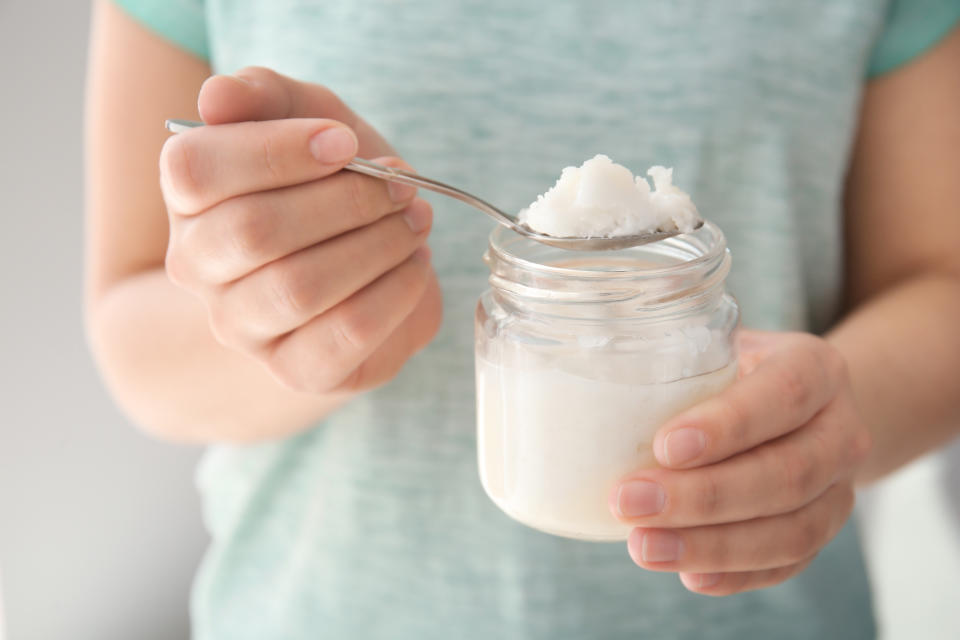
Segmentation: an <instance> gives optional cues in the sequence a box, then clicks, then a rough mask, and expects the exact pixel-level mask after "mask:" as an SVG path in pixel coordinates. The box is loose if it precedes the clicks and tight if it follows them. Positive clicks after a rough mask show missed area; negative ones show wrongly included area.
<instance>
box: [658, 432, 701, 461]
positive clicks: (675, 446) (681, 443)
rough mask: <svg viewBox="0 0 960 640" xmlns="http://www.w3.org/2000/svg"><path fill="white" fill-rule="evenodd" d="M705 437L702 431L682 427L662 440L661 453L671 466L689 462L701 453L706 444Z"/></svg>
mask: <svg viewBox="0 0 960 640" xmlns="http://www.w3.org/2000/svg"><path fill="white" fill-rule="evenodd" d="M706 443H707V439H706V437H705V436H704V435H703V431H700V430H699V429H691V428H690V427H684V428H683V429H677V430H676V431H671V432H670V433H668V434H667V437H666V438H664V440H663V455H664V456H665V457H666V459H667V460H666V462H667V464H669V465H671V466H673V465H677V464H684V463H685V462H690V461H691V460H693V459H694V458H696V457H697V456H699V455H700V454H701V453H703V448H704V446H706Z"/></svg>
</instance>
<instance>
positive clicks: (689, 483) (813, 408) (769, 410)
mask: <svg viewBox="0 0 960 640" xmlns="http://www.w3.org/2000/svg"><path fill="white" fill-rule="evenodd" d="M740 348H741V355H740V368H741V375H740V377H739V379H738V380H737V382H735V383H734V384H733V385H732V386H730V387H729V388H728V389H727V390H726V391H724V392H723V393H721V394H719V395H717V396H715V397H713V398H711V399H709V400H706V401H705V402H703V403H701V404H699V405H697V406H695V407H693V408H691V409H689V410H687V411H685V412H684V413H682V414H681V415H678V416H676V417H675V418H673V419H671V420H670V421H669V422H668V423H667V424H665V425H664V426H663V427H662V428H661V429H660V430H659V431H658V432H657V435H656V438H655V439H654V443H653V448H654V454H655V455H656V458H657V461H658V462H659V463H660V465H661V466H662V468H651V469H642V470H639V471H637V472H635V473H633V474H631V475H629V476H628V477H626V478H624V479H623V480H622V481H621V483H620V484H619V485H618V486H617V487H615V489H614V491H613V492H612V493H611V497H610V508H611V510H612V511H613V513H614V515H615V516H616V517H618V518H619V519H620V520H622V521H623V522H627V523H630V524H632V525H636V527H637V528H636V529H634V530H633V531H632V532H631V534H630V537H629V539H628V541H627V548H628V551H629V553H630V557H631V558H633V560H634V562H636V563H637V564H638V565H640V566H641V567H643V568H645V569H650V570H653V571H675V572H678V573H679V574H680V579H681V580H682V581H683V584H684V585H685V586H686V587H687V588H688V589H690V590H691V591H696V592H699V593H703V594H707V595H729V594H733V593H738V592H741V591H749V590H752V589H759V588H762V587H767V586H770V585H774V584H777V583H780V582H782V581H784V580H786V579H788V578H790V577H792V576H794V575H796V574H797V573H799V572H800V571H802V570H803V569H804V568H805V567H806V566H807V565H808V564H809V563H810V561H811V560H812V559H813V557H814V556H815V555H816V554H817V553H818V552H819V551H820V549H822V548H823V547H824V546H825V545H826V544H827V543H828V542H829V541H830V540H831V539H832V538H833V537H834V536H835V535H836V534H837V532H839V531H840V529H841V527H842V526H843V524H844V523H845V522H846V520H847V518H848V517H849V516H850V513H851V511H852V509H853V502H854V491H853V476H854V473H855V471H856V468H857V465H858V464H859V463H860V462H861V461H863V460H864V458H865V457H866V455H867V452H868V450H869V448H870V435H869V432H868V430H867V427H866V425H865V423H864V421H863V420H862V419H861V417H860V415H859V412H858V410H857V407H856V406H855V404H854V399H853V394H852V391H851V386H850V380H849V376H848V373H847V369H846V364H845V361H844V359H843V357H842V356H841V355H840V354H839V353H838V352H837V351H836V350H835V349H834V348H833V347H832V346H831V345H830V344H829V343H827V342H826V341H825V340H822V339H820V338H817V337H815V336H812V335H807V334H795V333H761V332H753V331H744V332H742V334H741V339H740Z"/></svg>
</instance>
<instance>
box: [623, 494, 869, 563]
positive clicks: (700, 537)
mask: <svg viewBox="0 0 960 640" xmlns="http://www.w3.org/2000/svg"><path fill="white" fill-rule="evenodd" d="M852 510H853V489H852V488H851V487H850V485H849V484H847V483H844V484H837V485H834V486H833V487H831V488H830V489H829V490H828V491H826V492H825V493H824V494H823V495H822V496H821V497H820V498H819V499H817V500H815V501H814V502H811V503H810V504H808V505H806V506H805V507H802V508H800V509H798V510H796V511H793V512H791V513H787V514H782V515H779V516H770V517H767V518H757V519H755V520H746V521H741V522H734V523H729V524H721V525H708V526H704V527H689V528H686V529H652V528H641V527H638V528H636V529H634V530H633V531H631V532H630V536H629V537H628V538H627V549H628V550H629V552H630V557H631V558H632V559H633V561H634V562H636V563H637V564H638V565H640V566H641V567H643V568H644V569H650V570H653V571H688V572H696V573H726V572H730V571H754V570H757V569H774V568H776V567H782V566H786V565H790V564H795V563H798V562H802V561H803V560H805V559H807V558H810V557H811V556H813V555H814V554H816V553H817V552H818V551H819V550H820V549H822V548H823V547H824V546H825V545H826V544H827V543H828V542H829V541H830V540H832V539H833V537H834V536H835V535H837V533H838V532H839V531H840V529H841V528H842V527H843V524H844V523H845V522H846V521H847V519H848V518H849V517H850V513H851V512H852Z"/></svg>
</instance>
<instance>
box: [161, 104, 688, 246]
mask: <svg viewBox="0 0 960 640" xmlns="http://www.w3.org/2000/svg"><path fill="white" fill-rule="evenodd" d="M165 124H166V127H167V130H169V131H170V132H172V133H182V132H183V131H187V130H189V129H193V128H196V127H202V126H204V123H202V122H197V121H194V120H173V119H171V120H167V121H166V123H165ZM344 168H345V169H349V170H350V171H356V172H357V173H362V174H364V175H368V176H373V177H374V178H380V179H381V180H387V181H392V182H401V183H403V184H409V185H413V186H415V187H422V188H424V189H429V190H430V191H436V192H437V193H440V194H443V195H445V196H449V197H451V198H456V199H457V200H460V201H461V202H465V203H467V204H468V205H470V206H471V207H473V208H475V209H479V210H480V211H482V212H484V213H485V214H487V215H488V216H490V217H491V218H493V219H494V220H495V221H496V222H497V223H498V224H502V225H503V226H505V227H507V228H508V229H511V230H513V231H515V232H517V233H519V234H520V235H522V236H525V237H527V238H530V239H531V240H536V241H537V242H542V243H543V244H548V245H550V246H553V247H559V248H560V249H567V250H570V251H611V250H615V249H626V248H628V247H636V246H638V245H641V244H647V243H650V242H656V241H657V240H664V239H666V238H672V237H673V236H676V235H679V233H680V232H679V231H676V230H674V231H652V232H650V233H642V234H638V235H631V236H614V237H611V238H602V237H598V238H581V237H557V236H548V235H545V234H542V233H537V232H536V231H534V230H533V229H531V228H530V227H528V226H527V225H525V224H522V223H521V222H519V221H518V220H517V219H516V218H514V217H513V216H510V215H507V214H506V213H504V212H503V211H501V210H500V209H498V208H496V207H495V206H493V205H492V204H490V203H489V202H487V201H485V200H481V199H480V198H478V197H477V196H475V195H473V194H470V193H467V192H466V191H463V190H461V189H457V188H456V187H452V186H450V185H448V184H444V183H443V182H440V181H438V180H433V179H432V178H427V177H426V176H422V175H420V174H418V173H412V172H410V171H404V170H403V169H395V168H393V167H385V166H383V165H380V164H377V163H375V162H370V161H369V160H364V159H363V158H354V159H353V160H351V161H350V162H349V163H347V166H346V167H344ZM702 225H703V221H702V220H701V221H700V222H699V223H698V224H697V227H696V228H698V229H699V228H700V227H701V226H702Z"/></svg>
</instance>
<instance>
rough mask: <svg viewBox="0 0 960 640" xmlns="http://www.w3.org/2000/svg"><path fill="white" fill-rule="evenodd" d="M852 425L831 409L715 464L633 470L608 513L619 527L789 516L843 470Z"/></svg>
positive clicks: (852, 434)
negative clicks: (630, 524)
mask: <svg viewBox="0 0 960 640" xmlns="http://www.w3.org/2000/svg"><path fill="white" fill-rule="evenodd" d="M854 420H855V417H854V416H852V415H850V413H849V412H848V411H846V409H845V407H844V406H843V405H840V404H831V405H830V406H829V407H828V408H827V409H825V410H824V411H823V412H821V413H820V414H819V415H818V416H817V417H816V418H814V420H813V421H812V422H811V423H810V424H808V425H807V426H805V427H804V428H802V429H799V430H797V431H794V432H793V433H791V434H789V435H787V436H784V437H782V438H779V439H777V440H774V441H773V442H768V443H766V444H763V445H761V446H759V447H756V448H754V449H752V450H750V451H747V452H746V453H742V454H740V455H738V456H734V457H732V458H729V459H727V460H724V461H722V462H718V463H715V464H712V465H708V466H705V467H698V468H696V469H686V470H682V471H673V470H669V469H661V468H651V469H641V470H639V471H637V472H635V473H633V474H630V475H629V476H627V477H626V478H625V479H624V480H623V481H621V483H620V484H619V486H618V487H616V488H615V489H614V490H613V491H612V492H611V495H610V507H611V511H612V512H613V513H614V515H615V516H616V517H618V518H619V519H620V520H622V521H623V522H628V523H632V524H639V525H643V526H657V527H689V526H696V525H703V524H717V523H723V522H736V521H738V520H747V519H751V518H757V517H761V516H768V515H775V514H779V513H787V512H789V511H793V510H795V509H797V508H799V507H801V506H803V505H805V504H807V503H809V502H811V501H812V500H814V499H816V498H817V497H818V496H820V495H821V494H822V493H823V492H824V491H826V490H827V488H828V487H829V486H830V485H831V484H832V483H834V482H835V481H836V480H837V479H838V477H839V476H840V474H841V472H842V470H843V469H844V468H845V467H846V466H847V465H846V462H848V460H847V456H848V455H849V452H850V451H851V447H850V441H851V440H852V439H854V437H855V429H853V428H850V427H849V426H848V423H849V424H850V425H852V424H853V423H854ZM849 462H854V460H850V461H849Z"/></svg>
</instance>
